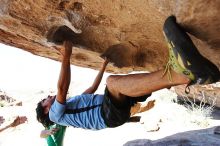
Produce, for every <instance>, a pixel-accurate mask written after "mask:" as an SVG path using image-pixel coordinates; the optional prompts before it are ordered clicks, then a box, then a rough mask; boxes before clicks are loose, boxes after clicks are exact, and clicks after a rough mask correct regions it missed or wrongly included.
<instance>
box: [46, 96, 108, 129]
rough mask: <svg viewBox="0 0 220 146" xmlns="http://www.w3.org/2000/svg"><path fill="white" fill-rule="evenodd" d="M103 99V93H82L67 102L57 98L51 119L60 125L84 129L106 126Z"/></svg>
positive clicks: (52, 108) (50, 114) (51, 109)
mask: <svg viewBox="0 0 220 146" xmlns="http://www.w3.org/2000/svg"><path fill="white" fill-rule="evenodd" d="M103 99H104V96H103V95H98V94H96V95H95V94H82V95H78V96H75V97H71V98H69V99H67V101H66V103H65V104H60V103H59V102H58V101H57V100H55V101H54V103H53V104H52V106H51V108H50V111H49V117H50V120H51V121H53V122H55V123H57V124H60V125H64V126H74V127H79V128H84V129H92V130H100V129H103V128H106V127H107V126H106V124H105V122H104V120H103V117H102V115H101V106H102V102H103Z"/></svg>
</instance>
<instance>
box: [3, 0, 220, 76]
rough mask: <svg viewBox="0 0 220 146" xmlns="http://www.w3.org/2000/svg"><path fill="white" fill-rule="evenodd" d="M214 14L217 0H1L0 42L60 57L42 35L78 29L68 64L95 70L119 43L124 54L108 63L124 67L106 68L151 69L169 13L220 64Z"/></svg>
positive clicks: (219, 30) (159, 55) (160, 53)
mask: <svg viewBox="0 0 220 146" xmlns="http://www.w3.org/2000/svg"><path fill="white" fill-rule="evenodd" d="M219 13H220V1H219V0H212V1H210V0H196V1H191V0H181V1H175V0H169V1H168V0H148V1H146V0H137V1H133V0H126V1H124V0H113V1H105V0H86V1H85V0H50V1H48V0H37V1H35V0H22V1H20V0H1V1H0V42H1V43H4V44H7V45H11V46H15V47H18V48H21V49H23V50H25V51H28V52H31V53H33V54H35V55H39V56H43V57H47V58H51V59H54V60H60V55H59V53H58V52H57V51H56V50H55V49H54V48H53V47H52V46H53V44H52V43H48V42H47V39H46V34H47V32H48V30H50V28H52V27H54V26H60V25H66V26H68V27H70V28H71V29H75V31H76V32H78V33H80V32H81V40H80V43H81V44H80V45H79V46H76V47H75V48H74V51H73V56H72V59H71V63H72V64H74V65H77V66H82V67H88V68H94V69H98V68H99V66H100V63H101V62H102V59H101V58H100V57H98V56H100V54H101V53H103V52H104V51H105V50H106V49H107V48H108V47H109V46H111V45H117V44H119V45H122V46H124V50H123V51H122V52H123V53H124V54H123V57H122V58H117V57H114V59H115V60H112V61H113V62H115V65H118V64H117V63H119V65H118V66H119V67H123V68H117V67H115V66H114V65H110V66H108V69H107V70H108V71H109V72H131V71H133V70H148V71H154V70H157V69H159V68H162V67H163V66H164V65H165V63H166V61H167V56H168V55H167V54H168V53H167V47H166V44H165V41H164V38H163V34H162V26H163V22H164V20H165V19H166V17H167V16H169V15H171V14H173V15H175V16H176V17H177V21H178V22H179V23H180V24H181V25H182V26H183V27H184V28H185V29H186V30H187V31H188V32H189V33H190V34H191V36H192V38H193V41H194V42H195V44H196V45H197V46H198V49H199V50H200V51H201V53H202V54H203V55H204V56H205V57H207V58H208V59H209V60H210V61H212V62H213V63H215V64H216V65H217V66H218V67H220V60H219V58H220V17H219ZM119 53H121V52H120V51H119ZM119 56H120V55H119ZM119 56H118V57H119Z"/></svg>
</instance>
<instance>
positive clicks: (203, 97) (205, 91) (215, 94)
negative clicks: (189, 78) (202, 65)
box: [175, 84, 220, 108]
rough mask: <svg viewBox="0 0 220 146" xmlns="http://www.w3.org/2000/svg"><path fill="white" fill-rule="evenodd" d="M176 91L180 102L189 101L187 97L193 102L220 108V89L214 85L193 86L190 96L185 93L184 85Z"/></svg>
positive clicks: (176, 88)
mask: <svg viewBox="0 0 220 146" xmlns="http://www.w3.org/2000/svg"><path fill="white" fill-rule="evenodd" d="M215 85H218V84H215ZM175 91H176V93H177V94H178V95H179V99H180V100H182V99H184V100H186V101H187V97H189V99H191V101H195V102H198V101H199V102H200V101H201V102H203V103H206V104H209V105H214V106H216V107H219V108H220V87H218V86H214V85H213V84H210V85H204V86H191V87H190V93H189V94H186V93H185V92H184V91H185V86H183V85H180V86H177V87H175Z"/></svg>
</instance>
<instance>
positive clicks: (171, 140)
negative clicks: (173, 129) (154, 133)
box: [124, 127, 220, 146]
mask: <svg viewBox="0 0 220 146" xmlns="http://www.w3.org/2000/svg"><path fill="white" fill-rule="evenodd" d="M215 128H218V127H214V128H209V129H204V130H194V131H188V132H183V133H177V134H174V135H171V136H168V137H164V138H162V139H159V140H148V139H140V140H134V141H130V142H127V143H126V144H124V146H170V145H172V146H208V145H209V146H218V145H219V143H220V139H219V138H220V135H219V134H217V133H215Z"/></svg>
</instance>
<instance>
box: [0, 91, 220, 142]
mask: <svg viewBox="0 0 220 146" xmlns="http://www.w3.org/2000/svg"><path fill="white" fill-rule="evenodd" d="M49 93H51V92H49V91H35V92H31V93H27V92H25V94H24V93H21V92H20V93H18V92H14V93H12V92H11V96H13V97H14V96H18V95H19V96H22V103H23V105H22V106H9V107H8V106H7V107H1V108H0V115H3V116H4V117H5V118H6V122H5V123H4V124H3V125H2V126H4V125H7V123H10V121H12V120H13V117H15V116H16V115H25V116H27V117H28V122H27V123H25V124H23V125H20V126H18V127H16V128H11V129H8V130H6V131H3V132H2V133H0V145H1V146H12V145H32V146H39V145H45V140H44V139H41V138H40V137H39V133H40V130H42V129H43V127H42V126H41V125H40V124H39V123H38V122H36V117H35V110H34V109H35V107H36V103H37V102H38V101H39V100H40V99H42V98H43V97H44V96H46V95H47V94H49ZM52 93H53V92H52ZM30 96H31V98H30ZM152 99H156V104H155V107H154V108H153V109H151V110H149V111H147V112H145V113H142V114H139V116H142V118H141V121H140V122H138V123H126V124H124V125H123V126H120V127H118V128H114V129H104V130H100V131H90V130H83V129H79V128H72V127H69V128H67V131H66V135H65V140H64V146H71V145H73V144H74V145H79V146H88V145H96V146H103V145H105V146H113V145H114V146H122V145H125V146H137V145H139V146H142V145H147V146H148V145H149V146H158V145H159V146H164V145H173V146H179V145H187V146H190V145H193V146H195V145H196V146H208V145H212V146H215V145H216V146H217V145H219V143H220V135H219V134H217V133H218V131H217V132H216V134H215V132H214V130H215V129H216V127H217V126H219V125H220V110H218V109H214V111H213V112H212V113H210V111H203V112H202V111H199V109H194V111H192V110H189V109H187V108H185V107H184V106H183V105H180V104H178V103H177V102H175V100H176V95H175V94H174V93H173V92H171V91H168V90H162V91H160V92H156V93H154V94H153V95H152V97H150V98H149V99H148V100H152ZM143 104H144V103H143ZM204 110H205V109H204Z"/></svg>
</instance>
